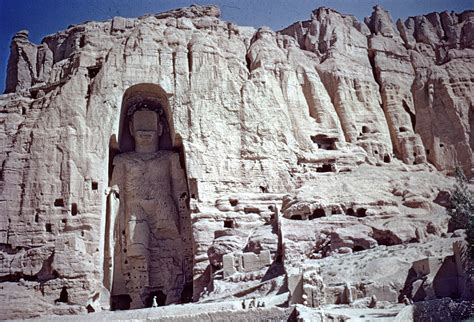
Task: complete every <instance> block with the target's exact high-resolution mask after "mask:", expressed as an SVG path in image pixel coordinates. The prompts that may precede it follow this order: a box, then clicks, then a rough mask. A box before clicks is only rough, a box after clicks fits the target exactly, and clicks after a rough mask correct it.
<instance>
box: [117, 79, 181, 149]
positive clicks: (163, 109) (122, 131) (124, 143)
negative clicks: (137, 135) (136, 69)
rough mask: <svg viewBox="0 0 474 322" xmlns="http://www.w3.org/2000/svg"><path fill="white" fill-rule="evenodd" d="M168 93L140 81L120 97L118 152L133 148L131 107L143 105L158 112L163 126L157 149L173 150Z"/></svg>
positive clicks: (173, 138) (174, 143)
mask: <svg viewBox="0 0 474 322" xmlns="http://www.w3.org/2000/svg"><path fill="white" fill-rule="evenodd" d="M169 97H170V94H168V93H166V92H165V91H164V90H163V88H162V87H161V86H159V85H157V84H151V83H142V84H136V85H133V86H131V87H129V88H128V89H127V90H126V91H125V93H124V95H123V98H122V107H121V110H120V123H119V135H118V137H119V140H118V145H119V149H120V152H121V153H123V152H129V151H133V150H134V140H133V138H132V135H131V134H130V126H129V124H130V115H131V109H134V108H137V107H138V108H141V107H145V108H148V109H151V110H155V111H157V112H158V114H159V116H160V117H159V120H158V121H159V122H160V123H161V126H162V128H163V133H162V135H161V136H160V140H159V143H158V149H159V150H173V148H174V147H175V145H176V142H175V141H176V140H175V133H174V127H173V118H172V113H171V110H170V104H169V100H168V98H169Z"/></svg>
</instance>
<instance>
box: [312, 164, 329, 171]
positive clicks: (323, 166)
mask: <svg viewBox="0 0 474 322" xmlns="http://www.w3.org/2000/svg"><path fill="white" fill-rule="evenodd" d="M316 172H333V167H332V164H330V163H324V164H323V165H322V166H320V167H318V168H317V169H316Z"/></svg>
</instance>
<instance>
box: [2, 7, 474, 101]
mask: <svg viewBox="0 0 474 322" xmlns="http://www.w3.org/2000/svg"><path fill="white" fill-rule="evenodd" d="M193 3H195V4H210V3H212V4H216V5H218V6H219V7H220V8H221V14H222V15H221V18H222V19H223V20H226V21H231V22H234V23H236V24H238V25H246V26H254V27H260V26H268V27H270V28H272V29H273V30H278V29H281V28H283V27H286V26H288V25H289V24H291V23H293V22H295V21H298V20H307V19H308V18H309V16H310V14H311V11H312V10H313V9H316V8H318V7H321V6H326V7H330V8H333V9H336V10H337V11H339V12H341V13H350V14H353V15H355V16H356V17H358V18H359V19H360V20H361V19H363V17H366V16H369V15H370V14H371V12H372V7H373V6H374V5H375V4H376V3H378V4H380V5H382V6H383V7H384V8H385V9H387V10H389V11H390V14H391V15H392V18H394V20H395V19H397V18H406V17H408V16H414V15H418V14H422V13H429V12H432V11H444V10H448V11H451V10H453V11H456V12H461V11H464V10H467V9H474V1H473V0H379V1H373V0H331V1H329V0H326V1H323V0H312V1H309V0H292V1H290V0H285V1H283V0H254V1H251V0H240V1H238V0H214V1H212V2H209V1H200V0H192V1H186V0H175V1H169V0H0V92H3V89H4V86H5V84H4V83H5V77H6V64H7V59H8V54H9V46H10V40H11V37H12V36H13V34H14V33H15V32H16V31H18V30H21V29H28V30H29V31H30V41H32V42H34V43H36V44H38V43H40V42H41V39H42V38H43V37H44V36H46V35H49V34H52V33H55V32H56V31H59V30H63V29H66V28H67V26H69V25H71V24H77V23H81V22H84V21H88V20H107V19H110V18H112V17H114V16H123V17H137V16H140V15H143V14H146V13H158V12H163V11H166V10H170V9H174V8H179V7H184V6H189V5H191V4H193Z"/></svg>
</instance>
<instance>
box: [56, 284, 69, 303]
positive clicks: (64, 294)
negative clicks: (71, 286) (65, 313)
mask: <svg viewBox="0 0 474 322" xmlns="http://www.w3.org/2000/svg"><path fill="white" fill-rule="evenodd" d="M58 302H61V303H68V302H69V295H68V293H67V287H66V286H63V288H62V289H61V293H59V298H58V299H56V300H54V303H58Z"/></svg>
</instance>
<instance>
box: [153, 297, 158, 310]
mask: <svg viewBox="0 0 474 322" xmlns="http://www.w3.org/2000/svg"><path fill="white" fill-rule="evenodd" d="M151 307H158V303H157V302H156V295H154V296H153V302H152V304H151Z"/></svg>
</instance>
